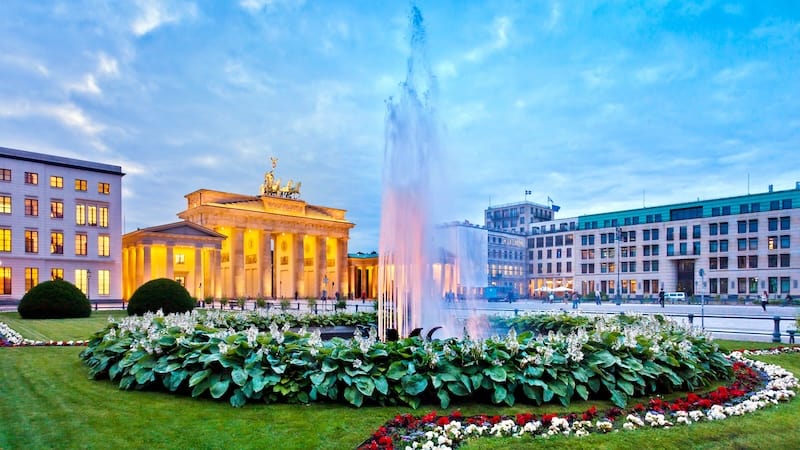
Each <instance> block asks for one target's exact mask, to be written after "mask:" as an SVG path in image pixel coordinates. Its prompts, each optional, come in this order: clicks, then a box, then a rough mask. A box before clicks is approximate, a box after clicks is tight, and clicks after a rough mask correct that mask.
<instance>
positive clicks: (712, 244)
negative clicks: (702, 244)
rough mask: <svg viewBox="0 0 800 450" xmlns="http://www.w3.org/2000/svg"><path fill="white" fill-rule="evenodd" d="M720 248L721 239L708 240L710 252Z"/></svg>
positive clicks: (715, 251)
mask: <svg viewBox="0 0 800 450" xmlns="http://www.w3.org/2000/svg"><path fill="white" fill-rule="evenodd" d="M718 249H719V241H708V252H709V253H717V250H718Z"/></svg>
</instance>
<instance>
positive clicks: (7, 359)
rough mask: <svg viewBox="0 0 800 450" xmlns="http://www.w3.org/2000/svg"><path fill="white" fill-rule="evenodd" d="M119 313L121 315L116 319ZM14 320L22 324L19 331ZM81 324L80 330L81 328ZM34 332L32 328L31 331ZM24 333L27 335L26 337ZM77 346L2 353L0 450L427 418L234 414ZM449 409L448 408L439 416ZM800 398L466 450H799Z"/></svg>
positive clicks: (308, 444) (320, 432)
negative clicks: (93, 376) (150, 384)
mask: <svg viewBox="0 0 800 450" xmlns="http://www.w3.org/2000/svg"><path fill="white" fill-rule="evenodd" d="M121 314H124V313H121ZM107 316H108V314H107V313H103V314H98V315H97V316H95V317H92V318H90V319H70V320H63V321H52V320H50V321H27V320H25V321H22V320H21V319H19V317H18V316H16V317H14V316H13V314H12V313H9V314H0V321H4V322H7V323H9V324H10V325H11V326H12V327H14V328H15V329H18V330H20V332H21V333H22V334H23V335H24V336H25V337H27V338H36V339H54V340H68V339H85V338H86V337H88V336H89V335H90V334H91V333H92V332H94V331H95V330H97V329H99V328H102V327H103V326H104V323H105V321H106V319H107ZM17 324H20V325H23V326H18V325H17ZM81 324H83V325H81ZM29 330H30V331H29ZM29 333H30V334H29ZM722 343H723V344H724V346H725V347H726V348H727V349H741V348H763V347H770V345H769V344H766V343H753V342H736V341H723V342H722ZM81 350H82V348H80V347H25V348H3V349H0V373H2V374H3V382H2V383H0V411H2V412H3V418H2V421H0V448H2V449H6V450H10V449H38V448H65V449H71V448H82V449H101V448H102V449H105V448H114V447H116V448H134V449H140V448H141V449H161V448H169V449H183V448H186V449H189V448H191V449H218V448H219V449H221V448H225V449H229V448H236V449H239V448H242V449H245V448H273V449H347V448H353V447H355V446H356V445H358V444H359V443H360V442H361V441H363V440H364V439H365V438H366V437H368V436H369V435H370V434H371V433H372V432H373V431H374V430H375V429H376V428H377V427H378V426H380V425H381V424H383V423H384V422H385V421H386V420H387V419H389V418H391V417H393V416H394V415H396V414H399V413H405V412H412V413H415V414H424V413H426V412H428V411H429V410H431V409H438V408H436V407H435V406H434V405H429V406H424V407H422V408H420V409H419V410H417V411H413V410H411V409H410V408H403V407H365V408H360V409H355V408H351V407H348V406H342V405H331V404H314V405H311V406H304V405H264V404H248V405H246V406H245V407H244V408H232V407H231V406H229V405H228V403H226V402H217V401H213V400H210V399H192V398H190V397H188V396H183V395H171V394H167V393H163V392H136V391H121V390H119V389H117V387H116V385H114V384H112V383H110V382H108V381H93V380H89V379H87V377H86V368H85V367H84V366H83V365H82V364H81V362H80V361H79V360H78V353H80V351H81ZM763 359H764V360H766V361H768V362H774V363H777V364H780V365H781V366H783V367H786V368H787V369H789V370H791V371H793V372H794V373H800V356H798V355H781V356H770V357H764V358H763ZM590 405H597V406H598V407H599V408H603V407H606V406H608V405H607V404H605V403H603V402H576V403H574V404H573V405H571V407H570V408H560V407H558V406H556V405H548V406H545V407H541V408H532V407H530V406H527V405H519V406H515V407H514V408H506V407H496V406H487V405H479V404H460V405H457V406H456V407H453V408H450V409H449V410H448V411H452V410H454V409H456V408H460V409H461V411H462V412H463V413H464V414H465V415H473V414H481V413H486V414H492V415H493V414H513V413H515V412H522V411H530V410H532V411H533V412H535V413H538V414H541V413H545V412H559V411H581V410H585V409H586V408H588V407H589V406H590ZM442 412H445V411H442ZM798 417H800V400H797V401H794V402H791V403H789V404H783V405H780V406H778V407H775V408H771V409H769V410H766V411H762V412H759V413H756V414H753V415H751V416H747V417H738V418H734V419H731V420H726V421H722V422H715V423H699V424H694V425H692V426H691V427H676V428H674V429H672V430H643V431H636V432H630V433H614V434H611V435H602V436H600V435H598V436H589V437H586V438H581V439H575V438H569V439H562V438H556V439H551V440H548V441H545V440H540V439H539V440H529V439H525V440H519V439H482V440H477V441H474V442H472V443H470V444H469V445H467V446H465V447H464V448H467V449H514V448H526V449H528V448H534V449H535V448H545V447H547V448H550V447H553V446H557V447H562V448H568V449H583V448H586V449H588V448H592V449H603V448H607V449H617V448H635V447H640V448H648V449H660V448H663V449H671V448H699V449H729V448H737V449H757V448H758V449H762V448H770V449H771V450H779V449H784V448H786V449H788V448H796V447H797V442H800V427H797V419H798Z"/></svg>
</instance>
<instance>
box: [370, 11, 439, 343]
mask: <svg viewBox="0 0 800 450" xmlns="http://www.w3.org/2000/svg"><path fill="white" fill-rule="evenodd" d="M409 19H410V21H409V27H410V55H409V57H408V61H407V72H406V79H405V81H404V82H403V83H401V84H400V95H399V97H398V98H397V99H396V100H395V99H393V98H389V100H388V101H387V102H386V106H387V109H386V125H385V136H384V139H385V144H384V145H385V146H384V169H383V195H382V207H381V208H382V209H381V228H380V250H379V255H380V257H379V258H380V260H379V272H378V311H379V314H378V330H379V335H380V337H381V339H386V337H387V336H386V332H387V330H392V331H391V334H394V333H395V332H396V333H397V334H398V335H399V336H403V337H405V336H408V335H410V334H411V333H412V331H413V330H414V329H416V328H428V329H430V328H431V327H433V326H436V325H443V324H444V323H445V321H444V320H443V318H444V317H443V316H444V314H443V313H442V308H441V304H442V298H443V295H444V293H445V292H446V291H445V287H444V286H443V283H442V280H443V278H442V277H438V279H437V277H436V276H435V272H437V270H438V271H439V272H440V273H441V265H442V261H441V258H440V254H439V253H440V251H439V249H438V246H437V244H436V242H435V241H436V231H435V229H436V227H435V224H436V223H440V222H441V220H440V219H441V218H440V217H438V216H437V214H438V213H440V212H441V211H442V208H441V207H440V206H441V205H440V204H439V203H437V202H439V199H441V198H442V197H443V195H442V194H443V192H444V188H445V186H444V180H445V176H444V175H443V174H444V170H443V169H444V168H445V164H444V161H443V153H444V152H443V149H442V148H441V146H440V145H439V122H438V120H437V116H436V105H435V100H436V79H435V77H434V76H433V74H432V72H431V69H430V65H429V64H428V61H427V55H426V52H425V29H424V27H423V23H422V15H421V14H420V11H419V9H417V7H416V6H412V7H411V13H410V18H409ZM389 337H390V338H392V337H393V336H389Z"/></svg>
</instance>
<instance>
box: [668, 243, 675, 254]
mask: <svg viewBox="0 0 800 450" xmlns="http://www.w3.org/2000/svg"><path fill="white" fill-rule="evenodd" d="M667 256H675V244H667Z"/></svg>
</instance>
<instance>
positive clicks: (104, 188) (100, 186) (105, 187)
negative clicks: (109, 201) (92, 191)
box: [97, 182, 111, 195]
mask: <svg viewBox="0 0 800 450" xmlns="http://www.w3.org/2000/svg"><path fill="white" fill-rule="evenodd" d="M97 193H98V194H106V195H108V194H109V193H111V185H110V184H108V183H103V182H100V183H97Z"/></svg>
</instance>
